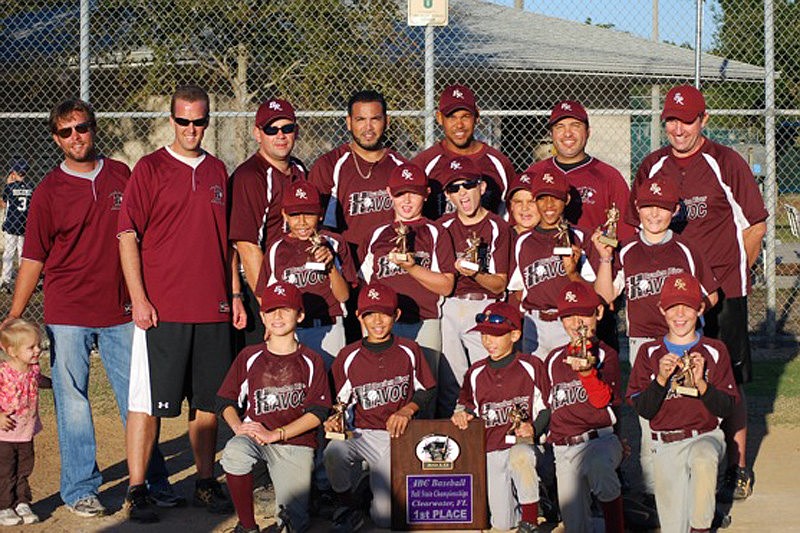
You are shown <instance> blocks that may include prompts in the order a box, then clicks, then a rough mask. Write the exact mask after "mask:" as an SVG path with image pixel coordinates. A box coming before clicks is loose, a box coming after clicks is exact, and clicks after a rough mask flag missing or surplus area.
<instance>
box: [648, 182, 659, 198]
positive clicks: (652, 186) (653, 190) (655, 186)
mask: <svg viewBox="0 0 800 533" xmlns="http://www.w3.org/2000/svg"><path fill="white" fill-rule="evenodd" d="M650 192H651V193H653V194H657V195H658V196H661V186H660V185H659V184H658V183H651V184H650Z"/></svg>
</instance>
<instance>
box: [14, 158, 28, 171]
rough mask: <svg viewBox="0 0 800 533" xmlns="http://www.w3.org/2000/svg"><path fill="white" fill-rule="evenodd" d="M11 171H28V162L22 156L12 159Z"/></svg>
mask: <svg viewBox="0 0 800 533" xmlns="http://www.w3.org/2000/svg"><path fill="white" fill-rule="evenodd" d="M11 172H16V173H18V174H25V173H26V172H28V162H27V161H25V160H24V159H22V158H17V159H12V160H11Z"/></svg>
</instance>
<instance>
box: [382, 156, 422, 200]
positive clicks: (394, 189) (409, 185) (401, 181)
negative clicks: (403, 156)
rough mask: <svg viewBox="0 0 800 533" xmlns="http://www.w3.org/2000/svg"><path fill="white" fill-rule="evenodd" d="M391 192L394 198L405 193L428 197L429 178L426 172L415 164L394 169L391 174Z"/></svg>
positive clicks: (404, 164) (405, 164)
mask: <svg viewBox="0 0 800 533" xmlns="http://www.w3.org/2000/svg"><path fill="white" fill-rule="evenodd" d="M389 191H390V192H391V193H392V196H398V195H400V194H402V193H404V192H413V193H416V194H421V195H422V196H428V176H426V175H425V171H424V170H422V169H421V168H419V167H418V166H417V165H415V164H413V163H403V164H402V165H399V166H396V167H394V168H393V169H392V173H391V174H389Z"/></svg>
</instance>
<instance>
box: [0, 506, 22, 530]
mask: <svg viewBox="0 0 800 533" xmlns="http://www.w3.org/2000/svg"><path fill="white" fill-rule="evenodd" d="M21 523H22V518H20V517H19V515H17V513H15V512H14V509H3V510H0V526H18V525H20V524H21Z"/></svg>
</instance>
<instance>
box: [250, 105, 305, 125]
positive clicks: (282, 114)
mask: <svg viewBox="0 0 800 533" xmlns="http://www.w3.org/2000/svg"><path fill="white" fill-rule="evenodd" d="M279 118H285V119H286V120H291V121H292V122H294V121H295V120H296V119H295V116H294V108H293V107H292V104H290V103H289V102H287V101H286V100H281V99H280V98H270V99H269V100H267V101H266V102H264V103H263V104H261V105H260V106H258V111H257V112H256V127H257V128H263V127H264V126H269V125H270V124H272V123H273V122H275V121H276V120H278V119H279Z"/></svg>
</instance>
